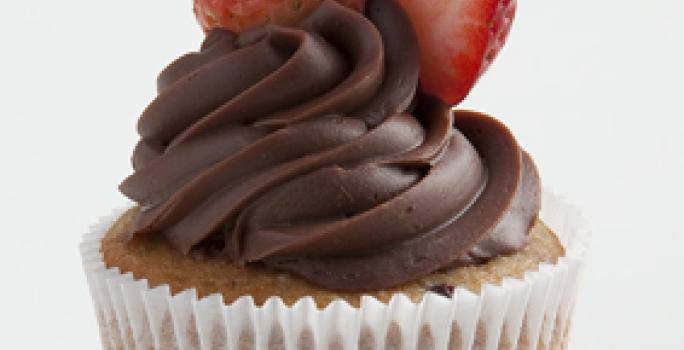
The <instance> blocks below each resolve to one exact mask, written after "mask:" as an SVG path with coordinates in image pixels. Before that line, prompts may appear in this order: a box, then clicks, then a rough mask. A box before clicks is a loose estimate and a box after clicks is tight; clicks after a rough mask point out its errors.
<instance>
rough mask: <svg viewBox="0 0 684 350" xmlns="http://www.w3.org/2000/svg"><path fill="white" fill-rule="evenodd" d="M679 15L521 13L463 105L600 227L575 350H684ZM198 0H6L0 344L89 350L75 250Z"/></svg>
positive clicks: (537, 0)
mask: <svg viewBox="0 0 684 350" xmlns="http://www.w3.org/2000/svg"><path fill="white" fill-rule="evenodd" d="M683 13H684V2H682V1H677V0H673V1H666V0H652V1H644V0H604V1H596V0H574V1H560V0H544V1H541V0H526V1H522V3H521V4H520V8H519V15H518V19H517V21H516V24H515V26H514V30H513V32H512V36H511V39H510V41H509V43H508V46H507V47H506V49H505V50H504V51H503V53H502V55H501V57H500V58H499V60H498V61H497V62H496V63H495V64H494V66H493V67H492V69H491V70H490V71H489V73H488V74H487V75H486V76H485V77H484V78H483V79H482V80H481V83H480V84H479V85H478V86H477V87H476V89H475V90H474V92H473V93H472V94H471V96H470V98H469V99H468V100H467V101H466V102H465V104H464V106H466V107H468V108H474V109H478V110H481V111H484V112H488V113H491V114H494V115H496V116H498V117H499V118H500V119H502V120H504V121H505V122H506V123H507V124H508V125H510V126H511V128H512V129H513V131H514V132H515V134H516V135H517V136H518V138H519V140H520V142H521V144H523V145H525V146H526V148H527V149H528V150H529V151H530V153H531V154H532V155H533V156H534V157H535V159H536V161H537V163H538V165H539V168H540V171H541V174H542V177H543V180H544V182H545V184H546V185H547V186H550V187H552V188H554V189H555V190H557V191H558V192H560V193H562V194H564V195H566V196H567V197H568V198H570V199H571V200H572V201H573V202H574V203H576V204H577V205H579V206H580V207H581V208H582V209H583V210H584V212H585V213H586V216H587V217H588V218H589V219H590V221H591V222H592V224H593V227H594V231H595V238H594V244H593V247H592V251H591V256H590V265H589V269H588V271H587V274H586V276H585V279H584V283H583V288H582V290H581V296H580V300H579V305H578V308H577V315H576V320H575V328H574V332H573V340H572V343H571V349H574V350H580V349H581V350H584V349H684V335H683V334H684V321H682V317H683V315H684V283H683V282H682V275H683V273H682V270H683V269H684V264H682V259H681V255H682V254H681V252H682V251H683V249H684V238H683V237H684V231H683V230H682V228H681V227H682V224H681V222H680V218H681V217H682V216H683V215H684V213H683V212H682V211H683V209H684V206H683V205H682V198H684V189H683V188H684V186H683V185H682V182H683V181H684V156H682V151H683V150H684V141H683V138H682V135H683V134H684V121H683V119H684V113H683V108H682V104H683V103H684V96H683V95H684V89H683V88H682V81H683V80H684V74H683V72H684V69H683V68H682V66H683V65H684V48H683V44H682V42H683V41H684V40H683V39H682V36H684V24H683V23H682V14H683ZM201 36H202V34H201V32H200V30H199V29H198V28H197V26H196V24H195V23H194V18H193V16H192V14H191V12H190V0H184V1H168V0H166V1H165V0H145V1H132V0H124V1H82V0H77V1H69V2H67V1H54V0H31V1H19V0H15V1H12V2H9V1H5V0H3V1H2V5H0V170H1V171H0V281H2V282H1V283H2V286H1V287H0V288H2V289H1V290H2V291H1V292H0V293H1V294H0V333H1V334H2V336H0V348H4V349H5V348H7V349H9V348H11V349H43V348H51V349H97V348H98V346H99V342H98V339H97V330H96V327H95V321H94V316H93V311H92V309H91V303H90V300H89V295H88V292H87V290H86V283H85V281H84V278H83V274H82V272H81V266H80V257H79V254H78V250H77V245H78V243H79V239H80V235H81V234H82V233H83V232H85V231H86V229H87V227H88V225H89V224H90V223H92V222H93V221H95V220H96V219H97V218H98V217H99V216H101V215H105V214H108V212H109V211H110V209H111V208H113V207H117V206H120V205H121V204H123V203H125V201H124V199H123V197H122V196H121V195H119V194H118V192H117V190H116V186H117V184H118V182H119V181H120V180H122V179H123V178H124V177H125V176H126V175H127V174H128V173H129V171H130V166H129V163H128V158H129V154H130V151H131V149H132V147H133V145H134V142H135V141H136V135H135V133H134V124H135V121H136V118H137V115H138V114H139V113H140V112H141V111H142V109H143V108H144V107H145V105H146V104H147V103H148V102H149V101H150V100H151V99H152V98H153V96H154V79H155V76H156V74H157V72H158V71H159V70H160V69H161V68H162V67H163V66H164V65H165V64H166V63H168V62H169V61H170V60H171V59H172V58H174V57H176V56H177V55H179V54H180V53H183V52H186V51H188V50H191V49H194V48H196V47H197V46H198V44H199V41H200V39H201Z"/></svg>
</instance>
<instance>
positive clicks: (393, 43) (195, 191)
mask: <svg viewBox="0 0 684 350" xmlns="http://www.w3.org/2000/svg"><path fill="white" fill-rule="evenodd" d="M367 17H368V18H366V17H364V16H362V15H360V14H357V13H355V12H353V11H351V10H348V9H346V8H344V7H342V6H340V5H338V4H337V3H335V2H334V1H324V2H323V3H322V4H321V5H320V6H319V7H318V8H317V9H316V10H315V11H314V13H312V14H311V15H310V16H309V17H308V18H307V19H305V20H304V21H303V22H302V23H300V24H299V26H298V27H296V28H285V27H279V26H270V25H269V26H265V27H262V28H259V29H257V30H253V31H250V32H246V33H243V34H240V35H236V34H233V33H230V32H227V31H221V30H215V31H212V32H211V33H209V34H208V36H207V38H206V40H205V42H204V43H203V45H202V48H201V51H200V52H198V53H191V54H188V55H185V56H183V57H181V58H179V59H178V60H176V61H175V62H174V63H172V64H171V65H170V66H168V67H167V68H166V69H165V70H164V71H163V72H162V73H161V74H160V76H159V79H158V91H159V95H158V97H157V98H156V99H155V100H154V101H153V102H152V103H151V104H150V105H149V106H148V108H147V109H146V110H145V111H144V112H143V114H142V116H141V118H140V121H139V124H138V131H139V133H140V135H141V140H140V142H139V144H138V146H137V147H136V149H135V151H134V154H133V167H134V169H135V173H134V174H133V175H131V176H130V177H129V178H127V179H126V180H125V181H124V182H123V183H122V184H121V186H120V189H121V191H122V192H123V193H124V194H125V195H126V196H128V197H129V198H131V199H132V200H134V201H136V202H137V203H139V204H140V206H141V210H140V213H139V214H138V216H137V218H136V221H135V223H134V227H133V228H132V230H131V237H133V236H134V235H142V234H151V233H161V234H164V235H165V237H166V238H167V239H168V241H169V242H170V243H171V244H172V245H173V246H174V247H175V248H177V249H179V250H180V251H182V252H184V253H189V252H190V251H191V250H193V249H197V248H198V247H205V248H206V247H209V246H211V247H216V246H218V248H219V249H218V250H220V251H221V252H222V253H225V254H226V255H227V257H228V259H230V260H232V261H233V262H235V263H237V264H248V263H255V262H260V263H263V264H266V265H268V266H271V267H273V268H275V269H280V270H285V271H289V272H292V273H293V274H296V275H299V276H301V277H303V278H305V279H307V280H308V281H310V282H311V283H314V284H317V285H320V286H322V287H326V288H331V289H337V290H349V291H364V290H377V289H382V288H388V287H392V286H396V285H399V284H402V283H405V282H408V281H411V280H414V279H416V278H419V277H421V276H423V275H426V274H429V273H431V272H434V271H437V270H440V269H444V268H448V267H451V266H462V265H468V264H475V263H480V262H483V261H486V260H487V259H490V258H492V257H495V256H497V255H500V254H508V253H512V252H515V251H516V250H518V249H521V248H522V247H523V246H525V244H526V243H527V233H528V230H529V228H530V227H531V226H532V224H533V223H534V221H535V220H536V218H537V215H538V212H539V208H540V184H539V177H538V175H537V172H536V169H535V167H534V164H533V162H532V161H531V159H530V158H529V156H528V155H527V154H526V153H525V152H524V151H522V150H521V149H520V147H519V146H518V144H517V143H516V141H515V139H514V138H513V136H512V135H511V134H510V132H509V131H508V129H507V128H506V127H505V126H504V125H502V124H501V123H500V122H498V121H496V120H495V119H493V118H490V117H487V116H484V115H481V114H478V113H474V112H456V113H454V112H452V111H451V109H450V107H449V106H447V105H445V104H443V103H441V102H440V101H438V100H437V99H435V98H433V97H431V96H427V95H423V94H421V93H420V92H418V93H417V92H416V90H417V89H416V88H417V86H418V69H419V68H418V67H419V64H418V49H417V44H416V38H415V34H414V32H413V31H412V28H411V25H410V22H409V20H408V18H407V17H406V15H405V14H404V13H403V12H402V10H401V8H399V7H398V6H397V5H396V4H395V3H394V2H393V1H392V0H371V1H370V2H369V4H368V8H367ZM454 125H455V127H454Z"/></svg>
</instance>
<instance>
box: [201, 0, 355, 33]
mask: <svg viewBox="0 0 684 350" xmlns="http://www.w3.org/2000/svg"><path fill="white" fill-rule="evenodd" d="M321 2H322V0H193V10H194V12H195V16H196V17H197V21H198V22H199V23H200V25H201V26H202V28H203V29H204V30H205V31H210V30H211V29H214V28H217V27H220V28H224V29H228V30H230V31H233V32H236V33H239V32H243V31H245V30H248V29H252V28H254V27H258V26H261V25H264V24H270V23H273V24H280V25H285V26H287V25H292V24H295V23H297V22H298V21H300V20H301V19H303V18H304V17H306V16H307V15H308V14H310V13H311V11H313V9H315V8H316V7H317V6H318V5H320V3H321ZM337 2H339V3H341V4H343V5H345V6H348V7H351V8H353V9H355V10H357V11H359V12H363V10H364V8H365V5H366V0H337Z"/></svg>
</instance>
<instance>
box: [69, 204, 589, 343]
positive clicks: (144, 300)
mask: <svg viewBox="0 0 684 350" xmlns="http://www.w3.org/2000/svg"><path fill="white" fill-rule="evenodd" d="M122 213H123V211H122V210H120V211H116V212H114V213H113V215H111V216H109V217H106V218H103V219H102V220H101V221H100V222H99V223H98V224H96V225H94V226H93V227H92V228H91V232H90V233H88V234H86V235H85V236H84V238H83V243H82V244H81V254H82V257H83V265H84V269H85V272H86V276H87V281H88V284H89V287H90V292H91V295H92V298H93V303H94V306H95V312H96V317H97V321H98V324H99V329H100V336H101V339H102V344H103V348H104V349H117V350H118V349H126V350H139V349H140V350H148V349H163V350H166V349H178V350H216V349H220V350H266V349H269V350H276V349H277V350H294V349H298V350H299V349H302V350H309V349H310V350H314V349H320V350H354V349H360V350H372V349H396V350H413V349H420V350H442V349H448V350H470V349H474V350H494V349H506V350H509V349H510V350H513V349H521V350H536V349H542V350H546V349H565V348H566V347H567V338H568V330H569V328H570V321H571V318H572V313H573V307H574V304H575V299H576V295H577V287H578V282H579V279H580V275H581V270H582V261H583V257H584V254H585V251H586V247H587V243H588V238H589V237H588V236H589V231H588V229H587V224H586V222H585V221H584V220H583V218H582V216H581V215H580V214H579V212H578V211H577V210H576V209H575V208H574V207H572V206H570V205H568V204H567V203H566V201H565V200H564V199H562V198H560V197H558V196H556V195H554V194H551V193H549V192H546V193H545V194H544V199H543V206H542V213H541V218H542V220H543V221H544V222H545V223H546V224H547V225H548V226H549V227H551V228H552V229H553V230H554V231H555V232H556V233H557V234H558V236H559V238H560V240H561V242H562V244H563V245H564V247H565V249H566V255H565V256H563V257H561V258H560V259H559V260H558V262H557V263H556V264H554V265H550V264H542V265H540V266H539V269H538V270H537V271H529V272H527V273H526V274H525V276H524V278H522V279H513V278H509V279H505V280H504V281H503V282H502V283H501V284H500V285H484V286H483V287H482V289H481V292H480V293H479V294H475V293H472V292H470V291H468V290H465V289H457V290H456V291H455V292H454V296H453V297H452V298H450V299H448V298H445V297H443V296H440V295H437V294H433V293H426V294H425V296H424V297H423V299H422V301H421V302H419V303H415V302H412V301H411V300H410V299H408V298H407V297H406V296H405V295H403V294H397V295H394V296H393V297H392V299H391V300H390V302H389V303H387V304H385V303H382V302H380V301H378V300H377V299H375V298H372V297H363V298H362V300H361V306H360V307H359V308H354V307H352V306H350V305H349V304H348V303H346V302H344V301H341V300H338V301H335V302H333V303H331V304H330V305H328V306H327V307H325V308H319V307H318V306H317V305H316V303H315V301H314V300H313V299H312V298H310V297H307V298H303V299H301V300H299V301H298V302H297V303H295V304H294V305H292V306H291V307H288V306H287V305H285V304H284V303H283V301H282V300H281V299H280V298H277V297H273V298H271V299H269V300H268V301H267V302H266V303H265V304H264V305H263V306H257V305H255V303H254V300H253V299H252V298H251V297H249V296H245V297H242V298H240V299H238V300H236V301H234V302H233V303H231V304H226V303H224V301H223V298H222V296H221V295H218V294H217V295H211V296H209V297H206V298H202V299H199V298H198V297H197V293H196V291H195V290H192V289H190V290H185V291H183V292H181V293H179V294H176V295H173V294H172V293H171V290H170V288H169V287H168V286H165V285H164V286H158V287H155V288H151V287H150V286H149V285H148V283H147V281H146V280H144V279H143V280H135V279H134V278H133V276H132V275H130V274H123V273H121V272H120V271H119V270H118V269H117V268H110V269H107V268H106V267H105V264H104V262H103V257H102V254H101V252H100V246H101V241H102V238H103V237H104V235H105V233H106V232H107V230H108V229H109V227H110V226H111V225H112V224H113V223H114V222H115V221H116V219H117V218H118V217H119V216H120V215H121V214H122Z"/></svg>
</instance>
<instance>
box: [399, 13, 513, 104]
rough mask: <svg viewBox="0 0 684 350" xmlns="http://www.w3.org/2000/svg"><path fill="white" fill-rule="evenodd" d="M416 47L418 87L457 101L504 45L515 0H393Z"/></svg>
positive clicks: (445, 99)
mask: <svg viewBox="0 0 684 350" xmlns="http://www.w3.org/2000/svg"><path fill="white" fill-rule="evenodd" d="M397 1H398V2H399V3H400V4H401V5H402V7H403V8H404V9H405V10H406V12H407V14H408V16H409V17H410V18H411V22H412V24H413V27H414V29H415V30H416V34H417V36H418V44H419V47H420V64H421V73H420V74H421V86H422V88H423V90H424V91H425V92H428V93H431V94H433V95H436V96H438V97H440V98H441V99H442V100H444V101H445V102H447V103H450V104H453V105H455V104H458V103H459V102H461V101H462V100H463V99H464V98H465V97H466V96H467V95H468V92H470V90H471V89H472V87H473V85H475V83H476V82H477V79H478V78H479V77H480V75H482V74H483V73H484V72H485V71H486V70H487V68H488V67H489V65H490V64H491V63H492V61H493V60H494V59H495V58H496V56H497V54H498V53H499V51H500V50H501V48H502V47H503V45H504V43H505V42H506V38H507V37H508V33H509V31H510V29H511V24H512V23H513V18H514V17H515V10H516V5H517V4H516V0H429V1H426V0H397Z"/></svg>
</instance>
